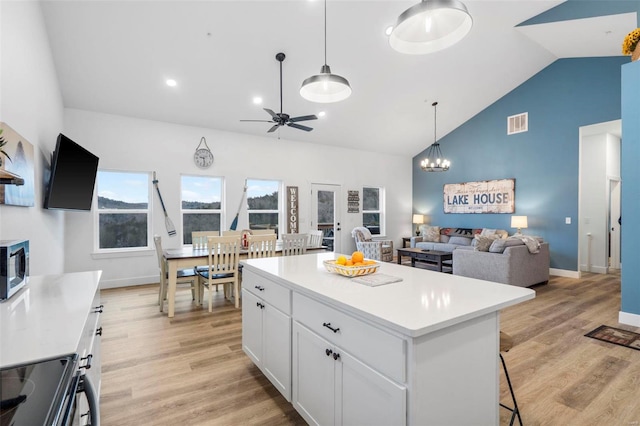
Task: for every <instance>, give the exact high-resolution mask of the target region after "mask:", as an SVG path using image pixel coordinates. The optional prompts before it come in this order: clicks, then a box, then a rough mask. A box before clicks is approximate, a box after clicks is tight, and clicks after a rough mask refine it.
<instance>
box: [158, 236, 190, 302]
mask: <svg viewBox="0 0 640 426" xmlns="http://www.w3.org/2000/svg"><path fill="white" fill-rule="evenodd" d="M153 242H154V244H155V246H156V255H157V256H158V268H159V269H160V288H159V289H158V305H160V312H162V310H163V308H164V301H165V299H166V298H167V286H168V283H169V282H168V281H167V280H168V279H169V271H168V268H167V262H166V261H165V260H164V257H163V255H162V237H161V236H159V235H154V237H153ZM197 279H198V278H197V276H196V273H195V270H194V269H193V268H189V269H178V277H177V283H178V284H187V283H188V284H190V285H191V298H192V300H195V301H196V303H198V299H196V296H199V294H198V292H197V291H196V290H197V288H196V287H197V286H196V280H197Z"/></svg>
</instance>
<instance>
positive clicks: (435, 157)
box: [420, 102, 451, 172]
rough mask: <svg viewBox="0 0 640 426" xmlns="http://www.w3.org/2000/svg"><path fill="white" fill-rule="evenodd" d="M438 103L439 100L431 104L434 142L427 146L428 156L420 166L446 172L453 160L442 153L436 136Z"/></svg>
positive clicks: (430, 170)
mask: <svg viewBox="0 0 640 426" xmlns="http://www.w3.org/2000/svg"><path fill="white" fill-rule="evenodd" d="M437 105H438V102H434V103H432V104H431V106H433V143H432V144H431V146H429V148H427V158H425V159H424V160H422V161H421V162H420V167H421V168H422V170H423V171H425V172H446V171H447V170H449V166H451V162H450V161H449V160H447V159H445V158H444V156H443V155H442V151H441V150H440V144H439V143H438V139H437V138H436V118H437V115H436V113H437Z"/></svg>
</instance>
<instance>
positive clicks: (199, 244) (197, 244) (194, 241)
mask: <svg viewBox="0 0 640 426" xmlns="http://www.w3.org/2000/svg"><path fill="white" fill-rule="evenodd" d="M219 236H220V231H193V232H191V247H193V249H194V250H204V249H206V248H207V238H208V237H219Z"/></svg>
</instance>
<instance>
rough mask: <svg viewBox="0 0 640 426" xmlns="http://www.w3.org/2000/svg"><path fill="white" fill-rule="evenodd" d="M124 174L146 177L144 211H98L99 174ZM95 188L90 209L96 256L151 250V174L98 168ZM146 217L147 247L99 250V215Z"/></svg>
mask: <svg viewBox="0 0 640 426" xmlns="http://www.w3.org/2000/svg"><path fill="white" fill-rule="evenodd" d="M100 172H105V173H126V174H136V175H146V177H147V208H146V209H100V208H99V207H98V197H99V194H98V192H99V187H100V185H99V183H100V182H99V173H100ZM95 185H96V187H95V190H94V191H93V201H92V209H93V210H94V215H93V251H94V253H97V254H108V253H133V252H139V251H141V250H151V249H153V243H152V240H153V235H152V234H153V232H152V231H153V214H152V213H153V207H152V205H153V192H152V178H151V172H149V171H140V170H121V169H102V168H98V174H97V175H96V184H95ZM141 213H146V215H147V245H146V246H137V247H114V248H101V247H100V215H101V214H141Z"/></svg>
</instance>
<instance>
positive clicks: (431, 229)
mask: <svg viewBox="0 0 640 426" xmlns="http://www.w3.org/2000/svg"><path fill="white" fill-rule="evenodd" d="M420 230H421V231H422V241H429V242H432V243H439V242H440V227H439V226H424V225H423V226H421V227H420Z"/></svg>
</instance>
